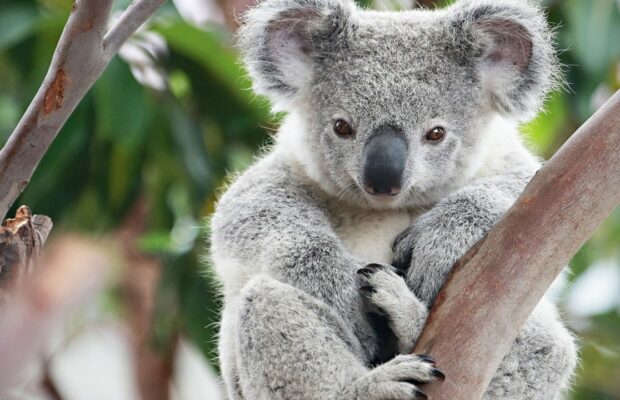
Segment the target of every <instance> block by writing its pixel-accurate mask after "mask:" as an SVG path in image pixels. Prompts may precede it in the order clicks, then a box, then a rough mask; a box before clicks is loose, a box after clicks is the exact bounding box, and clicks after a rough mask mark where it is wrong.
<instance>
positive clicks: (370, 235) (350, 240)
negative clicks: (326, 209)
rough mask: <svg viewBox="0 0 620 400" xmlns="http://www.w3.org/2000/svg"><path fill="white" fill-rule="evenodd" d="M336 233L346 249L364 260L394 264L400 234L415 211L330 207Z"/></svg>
mask: <svg viewBox="0 0 620 400" xmlns="http://www.w3.org/2000/svg"><path fill="white" fill-rule="evenodd" d="M330 211H331V212H332V216H333V218H334V226H335V229H336V234H337V235H338V237H339V238H340V240H341V241H342V244H343V246H344V247H345V249H346V250H347V251H348V252H349V253H350V254H351V255H352V256H354V257H356V258H358V259H360V260H362V261H364V262H369V263H370V262H378V263H386V264H390V263H391V262H392V255H393V254H392V244H393V243H394V239H396V236H397V235H398V234H399V233H401V232H402V231H404V230H405V229H407V227H408V226H409V224H410V223H411V220H412V218H413V217H414V215H412V213H411V212H408V211H402V210H386V211H371V210H350V209H347V208H345V207H330Z"/></svg>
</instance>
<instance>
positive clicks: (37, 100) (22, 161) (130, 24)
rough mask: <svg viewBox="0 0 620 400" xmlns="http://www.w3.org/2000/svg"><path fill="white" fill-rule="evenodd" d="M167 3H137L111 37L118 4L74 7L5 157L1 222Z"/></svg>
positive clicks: (88, 2)
mask: <svg viewBox="0 0 620 400" xmlns="http://www.w3.org/2000/svg"><path fill="white" fill-rule="evenodd" d="M164 1H165V0H135V1H134V2H133V3H132V4H131V5H130V6H129V8H128V9H127V10H126V11H125V13H124V14H123V15H122V16H121V18H120V19H119V21H118V22H117V24H116V25H115V26H114V27H113V28H112V29H111V30H110V31H109V32H107V33H106V31H107V24H108V18H109V16H110V9H111V7H112V2H113V0H76V1H75V2H74V4H73V8H72V10H71V14H70V15H69V19H68V21H67V24H66V25H65V28H64V30H63V32H62V35H61V37H60V40H59V42H58V45H57V47H56V50H55V52H54V56H53V58H52V62H51V65H50V68H49V70H48V72H47V75H46V76H45V79H44V80H43V83H42V85H41V87H40V88H39V90H38V92H37V94H36V95H35V97H34V99H33V100H32V102H31V103H30V106H29V107H28V109H27V110H26V112H25V114H24V115H23V117H22V119H21V120H20V121H19V123H18V125H17V127H16V128H15V130H14V131H13V133H12V134H11V136H10V138H9V140H8V141H7V143H6V144H5V146H4V148H2V150H1V151H0V219H4V216H5V215H6V213H7V211H8V209H9V207H10V206H11V205H12V204H13V202H14V201H15V200H16V199H17V197H18V196H19V195H20V194H21V192H22V191H23V190H24V188H25V187H26V185H27V184H28V182H29V181H30V178H31V177H32V174H33V173H34V170H35V168H36V167H37V165H38V164H39V162H40V161H41V159H42V158H43V155H44V154H45V152H46V151H47V149H48V148H49V146H50V145H51V143H52V141H53V140H54V138H55V137H56V135H57V134H58V131H60V128H62V126H63V125H64V123H65V122H66V121H67V119H68V118H69V116H70V115H71V113H72V112H73V110H74V109H75V107H76V106H77V105H78V103H79V102H80V100H82V98H83V97H84V95H85V94H86V92H87V91H88V90H89V89H90V87H91V86H92V85H93V84H94V83H95V81H96V80H97V78H98V77H99V76H100V75H101V73H102V72H103V70H104V69H105V67H106V66H107V65H108V63H109V62H110V60H111V58H112V56H113V55H114V54H115V53H116V52H117V51H118V49H119V48H120V46H121V44H122V43H123V42H124V41H125V40H126V39H127V38H128V37H129V35H130V34H131V33H133V32H134V31H135V30H136V29H137V28H138V27H139V26H140V25H141V24H142V23H144V21H145V20H146V19H147V18H148V17H149V16H150V15H151V14H152V13H153V12H155V10H156V9H157V8H158V7H159V6H160V5H162V4H163V3H164Z"/></svg>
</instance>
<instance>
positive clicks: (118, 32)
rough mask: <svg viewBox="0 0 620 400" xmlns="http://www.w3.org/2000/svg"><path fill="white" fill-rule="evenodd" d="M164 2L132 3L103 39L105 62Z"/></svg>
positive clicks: (163, 0)
mask: <svg viewBox="0 0 620 400" xmlns="http://www.w3.org/2000/svg"><path fill="white" fill-rule="evenodd" d="M165 1H166V0H142V1H134V2H133V3H131V4H130V5H129V7H127V10H125V12H124V13H123V15H121V17H120V18H119V19H118V21H116V23H115V24H114V26H113V27H112V28H111V29H110V31H109V32H108V33H106V35H105V37H104V38H103V48H104V50H105V51H104V52H105V57H104V58H105V59H106V62H109V61H110V59H111V58H112V57H113V56H114V54H116V53H117V52H118V50H119V49H120V48H121V46H122V45H123V43H125V41H126V40H127V39H128V38H129V36H131V34H132V33H134V32H135V31H136V30H137V29H138V28H139V27H140V26H142V24H143V23H145V22H146V20H147V19H149V17H150V16H151V15H153V14H154V13H155V11H157V9H158V8H159V7H161V5H162V4H164V3H165Z"/></svg>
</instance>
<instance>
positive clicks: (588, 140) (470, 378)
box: [415, 92, 620, 399]
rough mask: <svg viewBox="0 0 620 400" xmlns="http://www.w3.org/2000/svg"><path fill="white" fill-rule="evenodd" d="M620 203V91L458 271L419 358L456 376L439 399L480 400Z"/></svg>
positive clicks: (441, 387)
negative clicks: (536, 312)
mask: <svg viewBox="0 0 620 400" xmlns="http://www.w3.org/2000/svg"><path fill="white" fill-rule="evenodd" d="M619 203H620V92H617V93H616V94H615V95H614V96H613V97H612V98H611V99H610V100H609V101H608V102H607V103H606V104H605V105H604V106H603V107H602V108H601V109H600V110H599V111H598V112H597V113H596V114H595V115H594V116H593V117H592V118H590V119H589V120H588V121H587V122H586V123H585V124H584V125H583V126H582V127H581V128H580V129H579V130H578V131H577V132H576V133H575V134H574V135H573V136H572V137H571V138H570V139H569V140H568V141H567V142H566V143H565V144H564V146H562V148H561V149H560V150H559V151H558V152H557V154H556V155H554V156H553V157H552V158H551V160H549V162H547V163H546V164H545V165H544V167H543V168H542V169H541V170H540V171H539V172H538V174H537V175H536V176H535V177H534V179H532V181H531V182H530V183H529V185H528V186H527V187H526V188H525V191H524V192H523V194H522V195H521V196H520V197H519V199H518V200H517V202H516V203H515V205H514V206H513V207H512V208H511V209H510V210H509V211H508V212H507V213H506V214H505V215H504V217H503V218H502V219H501V220H500V221H499V222H498V223H497V225H496V226H495V227H494V228H493V229H491V231H490V232H489V233H488V235H487V236H486V237H485V238H483V239H482V240H481V241H480V242H479V243H478V244H476V245H475V246H474V247H473V248H472V249H471V250H470V251H469V252H467V254H465V256H464V257H463V258H462V259H461V260H460V261H459V262H458V263H457V264H456V265H455V267H454V269H453V271H452V273H451V274H450V276H449V277H448V279H447V281H446V283H445V285H444V287H443V289H442V290H441V292H440V293H439V295H438V297H437V300H436V301H435V303H434V304H433V308H432V310H431V313H430V315H429V318H428V321H427V323H426V327H425V328H424V331H423V332H422V335H421V336H420V339H419V340H418V343H417V345H416V349H415V352H416V353H430V354H432V355H433V356H434V357H435V358H436V359H437V361H438V364H439V365H440V367H441V368H442V369H443V370H444V372H445V373H446V376H447V379H446V381H445V382H443V383H436V384H432V385H429V387H428V388H427V389H428V390H426V389H425V391H426V392H427V394H428V395H429V398H431V399H479V398H481V397H482V395H483V394H484V392H485V390H486V388H487V386H488V384H489V382H490V380H491V378H492V377H493V374H494V373H495V371H496V370H497V367H498V366H499V363H500V361H501V360H502V358H503V357H504V356H505V355H506V353H507V352H508V350H509V349H510V346H511V344H512V343H513V341H514V340H515V338H516V336H517V333H518V331H519V329H520V327H521V326H522V325H523V324H524V323H525V320H526V319H527V318H528V316H529V315H530V314H531V312H532V311H533V309H534V307H535V306H536V304H537V303H538V302H539V301H540V299H541V298H542V297H543V295H544V294H545V292H546V291H547V290H548V288H549V287H550V286H551V284H552V283H553V280H554V279H555V278H556V277H557V275H558V274H559V273H560V271H561V270H562V268H563V267H564V266H565V265H566V264H567V263H568V262H569V261H570V259H571V258H572V257H573V256H574V255H575V253H576V252H577V251H578V250H579V248H580V247H581V246H582V245H583V244H584V243H585V241H586V240H587V239H588V238H589V237H590V236H591V235H592V233H593V232H594V230H595V229H596V227H597V226H598V225H599V224H600V223H601V222H602V221H603V220H604V219H605V218H606V217H607V216H608V215H609V214H610V213H611V212H612V211H613V209H614V208H615V207H616V206H617V205H618V204H619Z"/></svg>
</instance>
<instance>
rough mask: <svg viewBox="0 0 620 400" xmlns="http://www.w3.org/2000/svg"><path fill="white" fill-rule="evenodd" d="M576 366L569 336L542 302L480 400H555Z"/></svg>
mask: <svg viewBox="0 0 620 400" xmlns="http://www.w3.org/2000/svg"><path fill="white" fill-rule="evenodd" d="M576 364H577V350H576V346H575V343H574V339H573V337H572V335H571V334H570V333H569V332H568V330H567V329H566V328H565V327H564V326H563V325H562V324H561V322H560V319H559V317H558V315H557V312H556V310H555V307H554V306H553V304H551V303H550V302H549V301H548V300H547V299H543V300H542V301H541V303H540V304H539V305H538V306H537V308H536V309H535V310H534V312H533V313H532V315H531V316H530V318H529V319H528V320H527V322H526V323H525V326H524V327H523V328H522V329H521V331H520V332H519V335H518V336H517V339H516V341H515V343H514V344H513V345H512V347H511V349H510V351H509V352H508V354H507V355H506V357H504V359H503V360H502V363H501V364H500V367H499V369H498V370H497V372H496V374H495V376H494V377H493V380H492V381H491V383H490V385H489V388H488V389H487V393H486V394H485V396H484V400H500V399H501V400H522V399H528V400H559V399H561V398H563V395H564V392H565V391H566V390H567V389H568V387H569V385H570V382H571V378H572V375H573V372H574V370H575V366H576Z"/></svg>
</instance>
